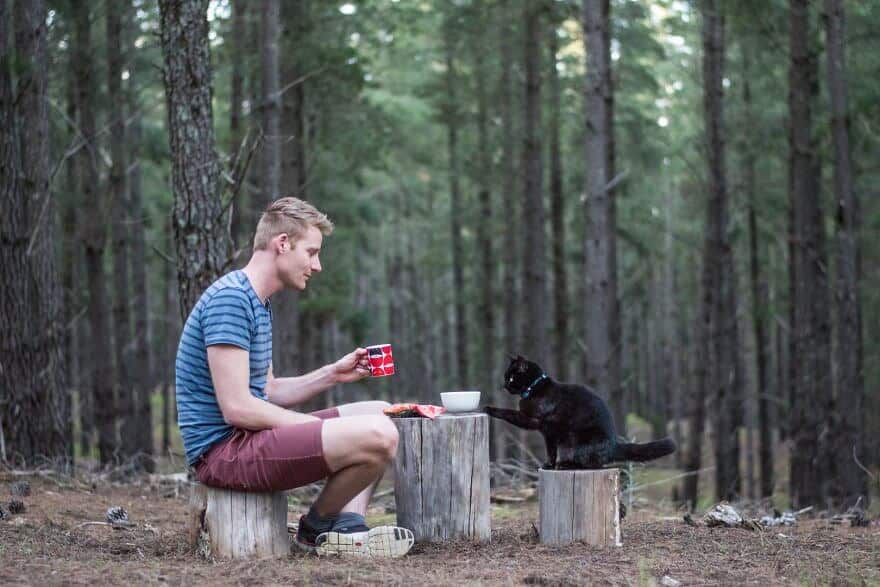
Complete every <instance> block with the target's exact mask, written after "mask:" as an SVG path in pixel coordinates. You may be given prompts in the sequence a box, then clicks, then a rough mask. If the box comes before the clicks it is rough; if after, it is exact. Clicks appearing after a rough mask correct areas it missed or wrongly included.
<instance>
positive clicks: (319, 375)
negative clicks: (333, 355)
mask: <svg viewBox="0 0 880 587" xmlns="http://www.w3.org/2000/svg"><path fill="white" fill-rule="evenodd" d="M369 375H370V368H369V362H368V361H367V351H366V349H362V348H358V349H355V350H354V351H352V352H350V353H348V354H347V355H345V356H344V357H342V358H341V359H339V360H338V361H336V362H335V363H331V364H330V365H324V366H323V367H321V368H319V369H315V370H314V371H312V372H311V373H306V374H305V375H300V376H299V377H275V376H274V374H273V373H272V368H271V367H270V368H269V374H268V375H267V376H266V397H267V398H268V399H269V401H270V402H272V403H273V404H277V405H279V406H282V407H285V408H289V407H291V406H296V405H299V404H301V403H303V402H306V401H308V400H310V399H312V398H313V397H315V396H316V395H318V394H319V393H321V392H322V391H325V390H327V389H329V388H331V387H333V386H334V385H337V384H339V383H350V382H352V381H358V380H359V379H363V378H364V377H369Z"/></svg>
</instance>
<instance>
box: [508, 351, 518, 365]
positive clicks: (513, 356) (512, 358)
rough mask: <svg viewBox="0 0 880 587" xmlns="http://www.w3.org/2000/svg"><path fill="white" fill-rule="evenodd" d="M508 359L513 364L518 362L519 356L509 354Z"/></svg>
mask: <svg viewBox="0 0 880 587" xmlns="http://www.w3.org/2000/svg"><path fill="white" fill-rule="evenodd" d="M507 358H508V360H510V362H511V363H513V362H514V361H516V359H517V355H514V354H513V353H507Z"/></svg>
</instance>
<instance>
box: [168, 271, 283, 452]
mask: <svg viewBox="0 0 880 587" xmlns="http://www.w3.org/2000/svg"><path fill="white" fill-rule="evenodd" d="M213 344H231V345H234V346H237V347H239V348H242V349H244V350H246V351H248V353H249V354H250V391H251V395H253V396H255V397H258V398H260V399H262V400H265V399H266V394H265V392H264V388H265V387H266V376H267V375H268V373H269V366H270V365H271V362H272V311H271V308H270V306H269V301H268V300H267V301H266V303H265V305H264V304H263V303H262V302H261V301H260V298H259V297H258V296H257V292H256V291H254V288H253V286H252V285H251V282H250V280H249V279H248V277H247V275H245V273H244V271H233V272H231V273H227V274H226V275H224V276H223V277H221V278H220V279H218V280H217V281H215V282H214V283H212V284H211V286H210V287H209V288H208V289H207V290H205V293H203V294H202V297H201V298H199V301H198V302H196V305H195V307H194V308H193V309H192V312H190V314H189V317H188V318H187V319H186V324H184V326H183V333H182V334H181V335H180V344H179V345H178V347H177V360H176V361H175V363H174V371H175V378H174V379H175V386H176V394H177V424H178V426H179V427H180V435H181V437H182V438H183V446H184V448H185V449H186V462H187V464H189V465H193V464H195V462H196V461H198V459H199V457H200V456H202V455H203V454H204V453H205V452H207V450H208V449H209V448H211V447H212V446H213V445H214V444H216V443H217V442H219V441H220V440H223V439H224V438H226V437H227V436H229V435H230V434H232V426H230V425H229V424H227V423H226V421H225V420H224V419H223V414H222V413H221V411H220V405H219V404H218V403H217V396H216V395H215V393H214V385H213V384H212V383H211V373H210V370H209V369H208V347H209V346H210V345H213Z"/></svg>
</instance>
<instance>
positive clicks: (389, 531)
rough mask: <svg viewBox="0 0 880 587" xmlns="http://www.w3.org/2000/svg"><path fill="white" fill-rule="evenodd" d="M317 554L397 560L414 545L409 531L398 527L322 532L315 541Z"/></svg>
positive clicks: (413, 539)
mask: <svg viewBox="0 0 880 587" xmlns="http://www.w3.org/2000/svg"><path fill="white" fill-rule="evenodd" d="M316 542H317V545H318V546H317V549H316V550H317V553H318V555H319V556H324V555H342V556H369V557H376V558H397V557H400V556H403V555H405V554H406V553H408V552H409V549H410V548H412V546H413V544H414V543H415V538H414V536H413V533H412V531H411V530H407V529H406V528H400V527H398V526H377V527H376V528H373V529H371V530H370V531H369V532H354V533H352V534H342V533H341V532H324V533H323V534H321V535H319V536H318V539H317V541H316Z"/></svg>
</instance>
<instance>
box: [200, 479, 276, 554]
mask: <svg viewBox="0 0 880 587" xmlns="http://www.w3.org/2000/svg"><path fill="white" fill-rule="evenodd" d="M189 516H190V517H189V528H188V530H189V540H190V546H192V547H193V548H195V549H196V551H197V552H198V553H199V554H200V555H201V556H202V557H204V558H207V559H210V558H215V559H249V558H282V557H286V556H287V555H288V554H290V537H289V535H288V533H287V496H286V495H285V494H284V493H282V492H277V493H245V492H242V491H230V490H228V489H217V488H216V487H206V486H204V485H202V484H200V483H196V484H194V485H193V486H192V491H191V493H190V503H189Z"/></svg>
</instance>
